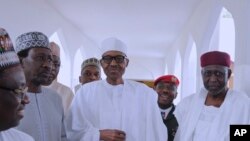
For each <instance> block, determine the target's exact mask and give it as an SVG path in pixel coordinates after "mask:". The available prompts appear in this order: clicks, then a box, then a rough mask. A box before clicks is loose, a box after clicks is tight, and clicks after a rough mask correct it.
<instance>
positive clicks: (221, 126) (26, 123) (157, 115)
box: [0, 28, 250, 141]
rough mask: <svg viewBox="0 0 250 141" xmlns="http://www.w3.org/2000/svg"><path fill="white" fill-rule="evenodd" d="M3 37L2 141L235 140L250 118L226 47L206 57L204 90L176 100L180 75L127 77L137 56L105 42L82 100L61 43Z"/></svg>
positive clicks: (89, 64)
mask: <svg viewBox="0 0 250 141" xmlns="http://www.w3.org/2000/svg"><path fill="white" fill-rule="evenodd" d="M0 41H1V42H0V43H1V44H0V45H1V46H0V61H1V62H0V82H1V83H0V141H10V140H11V141H16V140H19V141H20V140H25V141H33V140H35V141H63V140H65V141H66V140H69V141H99V140H101V141H166V140H168V141H173V140H175V141H200V140H205V141H212V140H217V141H224V140H226V141H229V137H230V136H229V126H230V125H231V124H250V101H249V98H248V97H247V96H245V95H244V94H242V93H240V92H238V91H235V90H231V89H229V88H228V86H227V82H228V79H229V78H230V75H231V70H230V63H231V60H230V56H229V55H228V54H227V53H225V52H220V51H211V52H207V53H205V54H203V55H202V56H201V58H200V59H201V67H202V69H201V75H202V79H203V84H204V89H202V90H201V91H200V92H199V93H196V94H193V95H190V96H188V97H186V98H184V99H183V100H181V101H180V103H179V104H178V105H177V106H175V105H174V104H173V101H174V99H175V98H176V97H177V94H178V93H177V88H178V85H179V83H180V81H179V80H178V78H177V77H176V76H174V75H163V76H160V77H159V78H157V79H156V80H155V81H154V88H153V89H151V88H149V87H147V86H146V85H144V84H141V83H139V82H135V81H132V80H127V79H124V78H123V75H124V73H125V71H126V67H127V66H128V65H129V58H128V56H127V55H128V54H127V47H126V44H124V43H123V42H122V41H121V40H119V39H117V38H113V37H112V38H108V39H105V40H104V41H103V42H102V46H101V54H102V56H101V59H100V61H99V60H98V59H96V58H89V59H87V60H85V61H84V62H83V63H82V65H81V69H82V70H81V76H80V77H79V82H80V83H81V86H80V87H79V88H78V90H77V91H76V95H75V96H74V98H73V93H72V91H71V90H69V89H67V88H66V87H65V86H63V85H62V84H60V83H58V82H57V75H58V72H59V68H60V65H61V62H60V49H59V47H58V45H57V44H55V43H54V42H51V43H49V41H48V38H47V36H46V35H45V34H43V33H41V32H28V33H24V34H22V35H20V36H18V37H17V39H16V45H15V49H14V47H13V45H12V42H11V40H10V37H9V35H8V33H7V32H6V31H5V30H4V29H3V28H0ZM100 66H101V67H102V69H103V71H104V73H105V74H106V76H107V77H106V79H103V80H101V67H100ZM94 80H98V81H94ZM45 86H47V87H45ZM24 107H25V109H24ZM16 126H17V127H16ZM13 127H16V128H13ZM21 131H22V132H21Z"/></svg>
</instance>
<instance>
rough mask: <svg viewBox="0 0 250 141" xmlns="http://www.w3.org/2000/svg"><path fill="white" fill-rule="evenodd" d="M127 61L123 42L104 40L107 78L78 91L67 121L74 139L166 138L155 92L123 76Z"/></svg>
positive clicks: (150, 140)
mask: <svg viewBox="0 0 250 141" xmlns="http://www.w3.org/2000/svg"><path fill="white" fill-rule="evenodd" d="M128 62H129V60H128V58H127V48H126V45H125V44H124V43H123V42H122V41H120V40H118V39H116V38H108V39H106V40H104V41H103V43H102V59H101V66H102V68H103V70H104V73H105V74H106V76H107V78H106V79H104V80H101V81H94V82H91V83H87V84H85V85H83V86H82V87H81V88H80V89H79V90H78V92H77V94H76V97H75V98H74V100H73V102H72V105H71V109H70V111H69V116H68V118H67V120H66V122H67V133H68V134H67V135H68V138H69V139H70V140H71V141H79V140H81V141H99V140H102V141H125V140H126V141H167V129H166V127H165V125H164V123H163V122H162V118H161V116H160V114H159V108H158V105H157V94H156V93H155V91H153V89H150V88H149V87H147V86H146V85H144V84H141V83H138V82H135V81H131V80H125V79H123V78H122V76H123V74H124V73H125V69H126V67H127V66H128Z"/></svg>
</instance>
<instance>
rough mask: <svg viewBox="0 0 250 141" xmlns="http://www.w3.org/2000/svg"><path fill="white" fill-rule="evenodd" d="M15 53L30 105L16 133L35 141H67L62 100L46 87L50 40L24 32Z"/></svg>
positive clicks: (38, 33) (49, 65)
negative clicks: (27, 135) (25, 135)
mask: <svg viewBox="0 0 250 141" xmlns="http://www.w3.org/2000/svg"><path fill="white" fill-rule="evenodd" d="M15 47H16V49H15V50H16V52H17V54H18V57H19V59H20V62H21V65H22V67H23V69H24V74H25V78H26V81H27V86H28V93H27V95H28V97H29V99H30V104H29V105H27V107H26V110H25V112H24V115H25V117H24V118H23V120H22V121H21V122H20V124H19V126H18V129H19V130H21V131H23V132H26V133H27V134H29V135H31V136H32V137H33V138H34V139H35V140H36V141H62V140H66V134H65V128H64V124H63V120H64V112H63V105H62V99H61V97H60V96H59V95H58V94H57V93H56V92H55V91H53V90H52V89H49V88H45V87H42V85H44V84H46V83H47V81H48V79H49V77H50V73H51V69H52V60H53V59H52V53H51V49H50V48H49V40H48V37H47V36H46V35H44V34H43V33H41V32H27V33H24V34H21V35H20V36H18V37H17V39H16V46H15Z"/></svg>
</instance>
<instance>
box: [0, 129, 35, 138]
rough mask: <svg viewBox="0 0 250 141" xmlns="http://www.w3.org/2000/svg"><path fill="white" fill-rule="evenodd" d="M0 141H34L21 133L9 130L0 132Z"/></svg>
mask: <svg viewBox="0 0 250 141" xmlns="http://www.w3.org/2000/svg"><path fill="white" fill-rule="evenodd" d="M0 141H34V139H33V138H32V137H31V136H29V135H27V134H25V133H23V132H21V131H18V130H16V129H14V128H11V129H8V130H5V131H1V132H0Z"/></svg>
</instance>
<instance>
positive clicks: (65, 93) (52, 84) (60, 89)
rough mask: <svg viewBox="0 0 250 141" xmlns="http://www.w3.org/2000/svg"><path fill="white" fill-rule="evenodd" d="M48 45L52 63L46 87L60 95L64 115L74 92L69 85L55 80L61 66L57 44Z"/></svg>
mask: <svg viewBox="0 0 250 141" xmlns="http://www.w3.org/2000/svg"><path fill="white" fill-rule="evenodd" d="M49 47H50V49H51V52H52V58H53V65H52V70H51V73H50V77H49V80H48V84H47V85H49V86H48V88H51V89H53V90H55V91H56V92H57V94H59V95H60V96H61V98H62V103H63V109H64V114H65V115H66V113H67V112H68V109H69V106H70V104H71V101H72V99H73V97H74V94H73V91H72V90H71V89H70V88H69V87H67V86H65V85H63V84H62V83H59V82H58V81H57V75H58V73H59V70H60V66H61V59H60V48H59V46H58V45H57V44H56V43H55V42H50V43H49ZM47 85H45V86H47Z"/></svg>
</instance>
